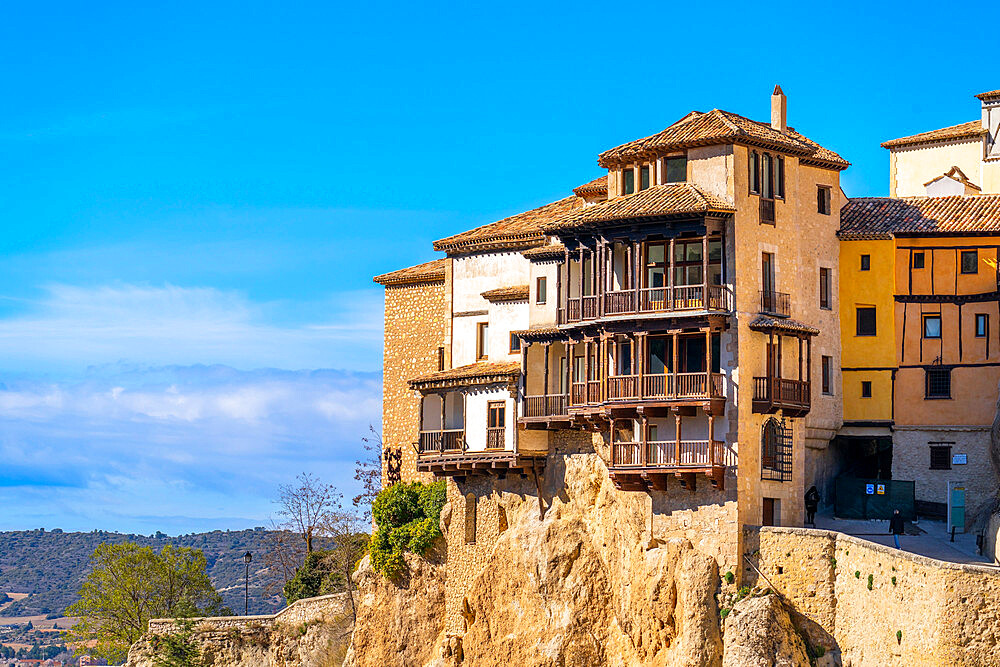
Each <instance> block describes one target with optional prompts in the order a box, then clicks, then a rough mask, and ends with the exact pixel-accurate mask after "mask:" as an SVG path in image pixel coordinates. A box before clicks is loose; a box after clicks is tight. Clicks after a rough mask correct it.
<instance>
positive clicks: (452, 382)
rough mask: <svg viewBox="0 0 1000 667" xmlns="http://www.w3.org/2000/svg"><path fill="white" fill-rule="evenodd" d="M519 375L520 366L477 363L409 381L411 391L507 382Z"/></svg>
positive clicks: (500, 363) (505, 363) (499, 363)
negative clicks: (436, 387)
mask: <svg viewBox="0 0 1000 667" xmlns="http://www.w3.org/2000/svg"><path fill="white" fill-rule="evenodd" d="M520 373H521V364H520V363H518V362H516V361H512V362H494V361H479V362H476V363H474V364H469V365H467V366H459V367H458V368H452V369H449V370H446V371H437V372H435V373H428V374H426V375H421V376H419V377H415V378H413V379H412V380H410V387H411V388H413V389H421V388H432V387H435V386H446V385H448V386H459V385H462V386H465V385H475V384H494V383H497V382H509V381H511V380H514V379H516V378H517V376H518V375H520Z"/></svg>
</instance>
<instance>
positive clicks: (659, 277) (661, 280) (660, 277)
mask: <svg viewBox="0 0 1000 667" xmlns="http://www.w3.org/2000/svg"><path fill="white" fill-rule="evenodd" d="M666 255H667V246H666V245H665V244H663V243H650V244H647V245H646V287H663V286H665V285H666V284H667V256H666Z"/></svg>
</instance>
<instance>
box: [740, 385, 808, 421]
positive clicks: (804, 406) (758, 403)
mask: <svg viewBox="0 0 1000 667" xmlns="http://www.w3.org/2000/svg"><path fill="white" fill-rule="evenodd" d="M809 390H810V387H809V382H807V381H805V380H786V379H785V378H778V377H755V378H754V379H753V411H754V412H758V413H760V412H763V413H768V412H774V411H775V410H777V409H779V408H780V409H786V410H792V411H796V412H800V411H806V412H808V411H809V407H810V402H811V397H810V391H809Z"/></svg>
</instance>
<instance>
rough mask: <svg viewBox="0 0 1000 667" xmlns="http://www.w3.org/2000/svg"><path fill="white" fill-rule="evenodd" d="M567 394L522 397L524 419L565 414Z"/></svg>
mask: <svg viewBox="0 0 1000 667" xmlns="http://www.w3.org/2000/svg"><path fill="white" fill-rule="evenodd" d="M568 399H569V395H568V394H543V395H539V396H525V397H524V416H525V417H558V416H562V415H565V414H567V412H566V404H567V402H568Z"/></svg>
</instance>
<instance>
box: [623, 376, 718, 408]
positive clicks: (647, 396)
mask: <svg viewBox="0 0 1000 667" xmlns="http://www.w3.org/2000/svg"><path fill="white" fill-rule="evenodd" d="M724 387H725V379H724V376H723V375H722V374H721V373H658V374H649V375H641V376H640V375H612V376H611V377H609V378H608V394H607V395H608V401H609V402H613V401H624V402H629V401H644V400H664V401H676V400H687V399H710V398H724V397H725V389H724Z"/></svg>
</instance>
